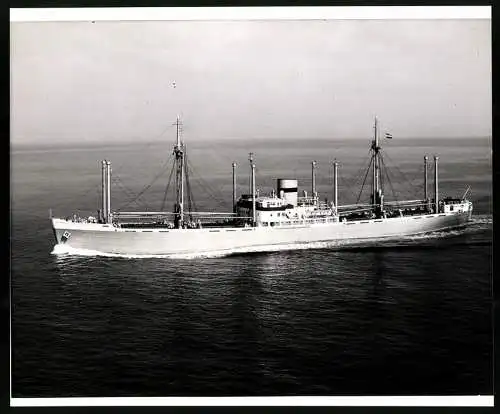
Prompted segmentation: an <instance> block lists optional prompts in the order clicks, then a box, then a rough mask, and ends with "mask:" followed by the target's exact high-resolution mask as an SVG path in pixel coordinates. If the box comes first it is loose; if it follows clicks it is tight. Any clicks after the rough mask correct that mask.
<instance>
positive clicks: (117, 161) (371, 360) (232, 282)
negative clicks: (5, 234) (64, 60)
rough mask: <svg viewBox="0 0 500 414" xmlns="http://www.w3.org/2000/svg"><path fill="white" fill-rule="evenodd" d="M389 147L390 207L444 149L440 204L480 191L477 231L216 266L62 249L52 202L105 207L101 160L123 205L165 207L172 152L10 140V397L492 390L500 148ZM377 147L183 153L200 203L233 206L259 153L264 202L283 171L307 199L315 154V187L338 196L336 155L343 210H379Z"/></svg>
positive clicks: (238, 147) (75, 208)
mask: <svg viewBox="0 0 500 414" xmlns="http://www.w3.org/2000/svg"><path fill="white" fill-rule="evenodd" d="M384 144H385V147H384V151H385V155H384V160H385V165H386V166H387V167H388V168H389V173H388V174H387V175H384V176H383V178H384V185H385V193H386V199H387V200H390V199H394V198H395V197H397V198H399V199H415V198H421V197H422V193H423V190H422V182H423V156H424V155H425V154H427V155H429V156H431V159H430V163H431V164H432V155H434V154H438V155H439V156H440V169H439V171H440V195H442V196H446V195H450V196H461V195H462V194H463V193H464V191H465V189H466V188H467V186H468V185H470V186H471V192H470V195H469V197H470V198H471V199H472V200H473V201H474V209H475V210H474V220H473V223H472V224H471V225H470V226H469V227H468V228H467V229H464V230H453V231H448V232H440V233H438V234H434V235H426V236H418V237H411V238H405V239H403V240H400V241H390V242H388V241H386V242H369V243H367V242H364V243H363V242H360V243H356V244H346V245H340V246H336V247H330V248H321V249H320V248H315V247H317V246H311V247H312V248H310V249H302V250H289V251H276V252H271V253H252V252H249V253H246V254H233V255H227V256H222V257H208V258H202V257H195V256H192V257H186V258H182V259H179V258H169V257H157V258H127V257H103V256H91V255H87V256H81V255H68V254H65V255H64V254H62V255H61V254H52V253H51V252H52V250H53V244H54V240H53V235H52V231H51V228H50V223H49V220H48V215H49V209H50V208H52V210H53V213H54V215H56V216H67V215H70V214H73V213H79V214H82V215H89V214H92V215H95V214H96V213H95V211H96V210H97V208H99V186H100V174H101V171H100V165H99V160H101V159H105V158H106V159H110V160H111V161H112V163H113V177H114V178H113V188H112V207H113V209H118V208H124V209H130V210H142V211H144V210H146V209H148V210H158V209H159V208H160V207H161V204H162V201H163V198H164V197H163V194H164V192H165V189H166V186H167V183H168V177H169V174H170V171H171V167H170V164H165V161H167V160H168V159H171V152H172V148H171V144H170V142H167V143H166V144H159V143H151V144H128V145H118V144H116V145H110V146H102V145H95V146H91V145H88V146H82V147H80V148H76V147H60V148H53V147H47V146H45V147H44V146H38V147H35V146H33V147H22V148H15V147H14V148H13V149H12V152H11V168H12V173H11V201H12V217H11V223H12V225H11V232H12V233H11V240H12V244H11V246H12V252H11V282H12V395H13V396H14V397H59V396H88V397H92V396H226V395H238V396H251V395H450V394H460V395H464V394H467V395H469V394H492V393H493V380H492V370H493V362H492V361H493V352H492V337H493V335H492V290H491V289H492V285H491V276H492V266H491V261H492V207H491V193H492V191H491V173H492V171H491V142H490V141H488V140H481V139H457V140H450V139H448V140H414V141H410V140H396V139H394V140H392V141H386V142H384ZM368 146H369V142H368V141H363V140H351V141H339V140H338V141H331V142H328V141H315V140H309V141H306V142H304V141H287V140H282V141H278V140H275V141H263V140H262V141H253V142H223V143H215V144H214V143H212V144H210V145H209V144H207V143H196V142H193V143H189V146H188V154H189V156H188V157H189V158H188V159H189V165H190V169H191V174H190V186H191V188H192V190H193V196H194V203H195V204H196V207H197V208H198V209H199V210H209V209H210V210H214V209H218V210H225V211H229V210H230V209H231V191H232V184H231V183H232V178H231V162H232V161H233V160H234V161H236V162H237V163H238V165H239V167H238V192H239V193H241V192H248V183H249V179H248V175H249V167H248V161H247V158H248V152H250V151H253V152H254V153H255V159H256V164H257V186H258V187H259V189H260V190H261V193H263V192H269V191H270V190H271V188H272V187H274V186H275V179H276V178H297V179H299V187H300V189H305V190H307V191H310V186H311V177H310V162H311V161H312V160H313V159H314V160H316V161H317V162H318V169H317V177H318V178H317V187H318V191H319V192H320V195H321V197H322V198H328V199H331V198H332V167H331V161H332V160H333V159H334V158H336V159H337V160H338V161H339V162H340V168H339V173H340V179H339V199H340V200H339V201H340V202H341V203H342V204H349V203H353V202H356V200H357V199H358V198H359V199H360V201H367V199H368V193H369V188H368V186H369V178H370V177H369V176H368V178H367V182H366V184H365V187H366V188H365V190H364V191H363V192H361V194H360V190H361V187H362V183H363V179H364V173H365V169H366V167H367V166H368V149H369V148H368ZM160 171H163V173H162V174H161V175H160V174H158V173H159V172H160ZM432 171H433V168H432V165H431V166H430V168H429V190H430V191H432V188H433V187H432V186H433V179H432V177H433V175H432ZM157 175H158V179H157V180H156V181H154V178H155V176H157ZM149 184H151V186H150V188H149V190H148V191H146V192H145V193H144V195H143V196H142V197H141V198H140V199H138V200H136V201H134V202H131V203H130V201H131V199H133V198H134V197H133V194H137V193H138V192H139V191H141V190H142V189H143V188H144V187H145V186H146V185H149ZM172 187H173V186H171V188H170V190H169V193H168V194H167V199H166V203H165V206H166V208H167V209H171V207H172V205H173V201H174V200H173V197H172V192H171V190H172ZM393 189H394V191H395V193H396V195H393V194H392V190H393ZM127 203H130V204H129V205H127Z"/></svg>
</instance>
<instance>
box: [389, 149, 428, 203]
mask: <svg viewBox="0 0 500 414" xmlns="http://www.w3.org/2000/svg"><path fill="white" fill-rule="evenodd" d="M386 155H387V159H388V160H389V161H390V162H391V163H392V164H394V168H395V169H396V170H397V171H398V172H399V174H400V175H401V176H402V177H403V179H404V180H405V181H406V182H407V183H408V184H409V186H411V187H412V188H413V189H414V191H415V193H408V194H411V195H412V196H413V195H417V197H418V194H419V193H420V191H421V189H420V188H419V187H417V186H416V185H415V184H413V182H412V181H414V180H415V179H414V180H409V179H408V178H407V177H406V175H405V174H404V173H403V172H402V171H401V170H400V169H399V168H398V166H397V165H396V163H395V162H394V161H393V160H392V159H391V157H389V155H388V154H386Z"/></svg>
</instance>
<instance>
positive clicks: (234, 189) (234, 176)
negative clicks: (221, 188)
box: [232, 162, 236, 213]
mask: <svg viewBox="0 0 500 414" xmlns="http://www.w3.org/2000/svg"><path fill="white" fill-rule="evenodd" d="M232 166H233V213H236V163H235V162H233V164H232Z"/></svg>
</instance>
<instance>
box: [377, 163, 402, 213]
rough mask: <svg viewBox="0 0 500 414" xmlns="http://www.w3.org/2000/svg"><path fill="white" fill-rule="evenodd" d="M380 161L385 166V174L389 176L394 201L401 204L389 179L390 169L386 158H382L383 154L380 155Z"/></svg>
mask: <svg viewBox="0 0 500 414" xmlns="http://www.w3.org/2000/svg"><path fill="white" fill-rule="evenodd" d="M380 159H381V161H382V165H383V166H384V172H385V174H386V176H387V181H388V182H389V186H390V187H391V190H392V196H393V197H394V199H395V200H396V202H397V203H399V200H398V196H397V194H396V191H394V187H393V186H392V182H391V178H390V177H389V171H388V168H387V167H386V165H385V161H384V157H383V156H382V154H380Z"/></svg>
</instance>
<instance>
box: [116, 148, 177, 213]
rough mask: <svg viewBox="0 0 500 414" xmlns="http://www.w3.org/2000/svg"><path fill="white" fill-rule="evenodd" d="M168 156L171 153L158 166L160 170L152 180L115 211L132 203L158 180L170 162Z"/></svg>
mask: <svg viewBox="0 0 500 414" xmlns="http://www.w3.org/2000/svg"><path fill="white" fill-rule="evenodd" d="M170 158H172V155H170V157H169V158H168V160H167V161H166V162H165V163H164V164H163V165H162V166H161V168H160V172H159V173H158V174H157V175H156V176H155V177H154V178H153V180H152V181H151V182H150V183H149V184H148V185H146V186H145V187H144V188H143V189H142V190H141V191H140V192H139V193H138V194H137V195H136V197H135V198H134V199H133V200H131V201H129V202H127V203H125V204H124V205H122V206H121V207H120V208H119V209H118V210H117V211H119V210H121V209H123V208H124V207H127V206H128V205H130V204H131V203H133V202H134V201H135V200H137V199H139V198H140V197H141V196H142V195H143V194H144V193H145V192H146V191H148V190H149V189H150V188H151V187H152V186H153V184H154V183H155V182H156V181H158V179H159V178H160V177H161V176H162V175H163V173H164V172H165V167H166V166H167V165H168V163H169V162H170Z"/></svg>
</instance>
